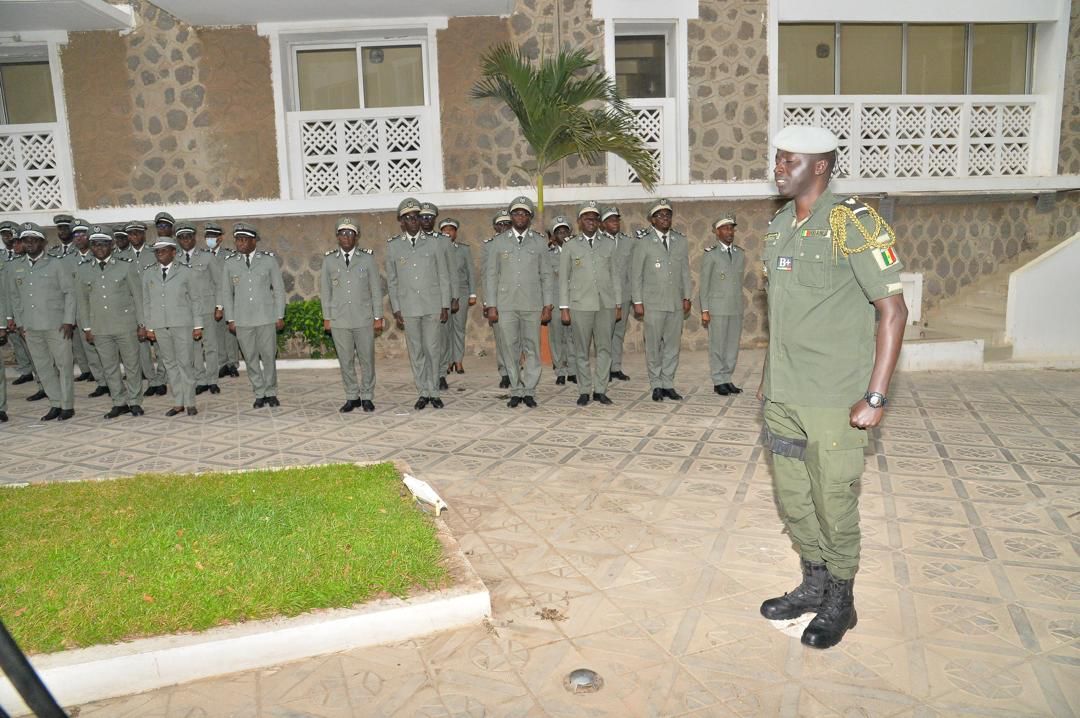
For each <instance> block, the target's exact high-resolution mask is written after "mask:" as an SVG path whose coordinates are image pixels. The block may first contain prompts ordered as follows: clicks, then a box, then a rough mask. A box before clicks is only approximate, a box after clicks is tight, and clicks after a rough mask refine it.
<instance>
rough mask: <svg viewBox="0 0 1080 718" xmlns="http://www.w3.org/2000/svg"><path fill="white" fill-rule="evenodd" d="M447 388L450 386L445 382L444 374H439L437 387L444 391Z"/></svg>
mask: <svg viewBox="0 0 1080 718" xmlns="http://www.w3.org/2000/svg"><path fill="white" fill-rule="evenodd" d="M449 388H450V385H449V384H447V383H446V377H445V376H440V377H439V389H440V390H442V391H446V390H447V389H449Z"/></svg>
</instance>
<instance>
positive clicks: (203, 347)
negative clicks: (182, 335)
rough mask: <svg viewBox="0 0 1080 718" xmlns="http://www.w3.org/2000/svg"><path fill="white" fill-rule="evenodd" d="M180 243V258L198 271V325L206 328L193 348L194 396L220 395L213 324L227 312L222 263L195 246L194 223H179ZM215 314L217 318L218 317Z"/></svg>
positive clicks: (219, 348) (196, 279) (217, 355)
mask: <svg viewBox="0 0 1080 718" xmlns="http://www.w3.org/2000/svg"><path fill="white" fill-rule="evenodd" d="M174 238H175V239H176V243H177V244H179V245H180V251H179V253H178V254H177V259H178V260H179V261H180V263H181V264H186V265H188V267H190V268H191V271H192V272H193V273H194V274H195V287H196V294H197V295H198V298H197V303H198V305H199V324H200V326H202V327H203V333H202V339H201V340H200V341H196V342H195V343H194V344H193V346H192V347H191V351H192V357H193V358H194V361H195V395H196V396H198V395H199V394H202V393H203V392H206V391H208V392H210V393H211V394H220V393H221V389H219V388H218V385H217V375H218V369H219V368H221V345H220V344H218V337H217V334H216V333H215V332H214V331H213V327H214V326H215V325H217V324H220V321H218V320H219V319H220V318H221V316H222V315H223V313H224V309H223V307H222V306H221V305H220V304H218V295H220V294H221V263H220V262H218V261H216V259H215V257H214V255H212V254H210V252H208V251H207V252H204V251H203V250H201V249H197V248H196V247H195V225H193V224H188V223H186V222H181V223H180V224H178V225H176V231H175V234H174ZM215 317H216V318H215Z"/></svg>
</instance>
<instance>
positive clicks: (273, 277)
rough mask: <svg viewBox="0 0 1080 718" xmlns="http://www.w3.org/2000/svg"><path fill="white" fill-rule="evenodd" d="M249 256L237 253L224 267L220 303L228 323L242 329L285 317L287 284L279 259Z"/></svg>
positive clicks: (266, 254)
mask: <svg viewBox="0 0 1080 718" xmlns="http://www.w3.org/2000/svg"><path fill="white" fill-rule="evenodd" d="M250 257H251V259H250V264H249V261H248V256H247V255H243V254H240V253H239V252H237V253H236V254H234V255H232V256H231V257H229V258H228V259H226V260H225V262H224V264H223V265H222V267H221V289H220V297H219V299H218V304H220V305H221V306H222V307H223V311H224V313H225V321H226V322H236V326H238V327H259V326H264V325H266V324H273V323H274V322H276V321H277V320H278V319H284V318H285V281H284V280H283V279H282V277H281V267H279V266H278V261H277V257H275V256H274V255H273V254H272V253H271V252H264V251H262V250H256V251H254V252H252V253H251V255H250Z"/></svg>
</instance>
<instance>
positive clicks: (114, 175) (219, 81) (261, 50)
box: [61, 0, 278, 208]
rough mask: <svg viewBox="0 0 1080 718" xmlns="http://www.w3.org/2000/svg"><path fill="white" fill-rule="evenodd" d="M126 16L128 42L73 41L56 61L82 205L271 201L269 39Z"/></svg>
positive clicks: (108, 36) (139, 8) (160, 17)
mask: <svg viewBox="0 0 1080 718" xmlns="http://www.w3.org/2000/svg"><path fill="white" fill-rule="evenodd" d="M132 8H133V9H134V11H135V13H136V15H137V16H138V23H137V26H136V28H135V29H134V30H133V31H132V32H131V33H129V34H127V35H120V34H119V33H115V32H85V33H73V34H72V35H71V40H70V42H69V44H68V45H67V46H66V47H65V48H64V50H63V52H62V54H61V62H62V63H63V70H64V93H65V97H66V100H67V106H68V114H69V126H70V134H71V149H72V156H73V161H74V165H75V168H76V177H75V189H76V194H77V197H78V205H79V206H80V207H84V208H92V207H107V206H123V205H141V204H150V205H153V204H160V203H187V202H207V201H215V200H229V199H259V198H265V197H273V196H276V195H277V194H278V181H277V178H278V172H277V149H276V140H275V128H274V113H273V111H272V108H273V93H272V88H271V83H270V50H269V44H268V42H267V41H266V39H265V38H262V37H259V36H258V35H257V34H256V33H255V30H254V28H232V29H202V28H192V27H190V26H188V25H185V24H183V23H181V22H180V21H178V20H177V19H175V18H174V17H172V16H171V15H169V14H168V13H166V12H165V11H163V10H161V9H160V8H158V7H156V6H155V5H152V4H150V3H148V2H145V0H136V1H135V2H133V3H132Z"/></svg>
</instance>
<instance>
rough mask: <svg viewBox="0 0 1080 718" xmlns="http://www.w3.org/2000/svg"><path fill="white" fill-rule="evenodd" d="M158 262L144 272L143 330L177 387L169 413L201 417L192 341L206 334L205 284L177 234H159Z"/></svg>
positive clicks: (155, 250) (166, 373) (167, 413)
mask: <svg viewBox="0 0 1080 718" xmlns="http://www.w3.org/2000/svg"><path fill="white" fill-rule="evenodd" d="M153 250H154V257H155V258H156V259H157V263H156V264H154V265H153V266H151V267H149V268H148V269H144V270H143V272H142V291H143V318H144V321H145V324H146V328H145V330H144V331H143V332H142V334H143V335H144V336H145V337H146V338H147V339H149V340H150V341H152V342H155V343H156V344H157V350H158V358H159V359H160V360H161V361H162V362H163V363H164V364H165V376H166V378H167V380H168V382H169V384H170V386H172V391H173V407H172V408H171V409H169V410H168V411H167V412H165V416H176V415H177V414H182V413H184V412H185V411H186V412H187V414H188V416H195V415H196V414H198V413H199V410H198V409H196V408H195V358H194V351H193V348H194V347H193V345H192V340H195V341H199V340H200V339H202V330H203V327H202V312H201V311H200V310H199V291H200V290H199V287H198V286H197V280H196V277H195V273H194V272H192V271H191V267H189V266H188V265H186V264H184V263H183V262H181V261H180V260H178V259H177V258H176V250H177V244H176V240H175V239H173V238H172V237H159V238H158V240H157V241H156V242H154V246H153Z"/></svg>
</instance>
